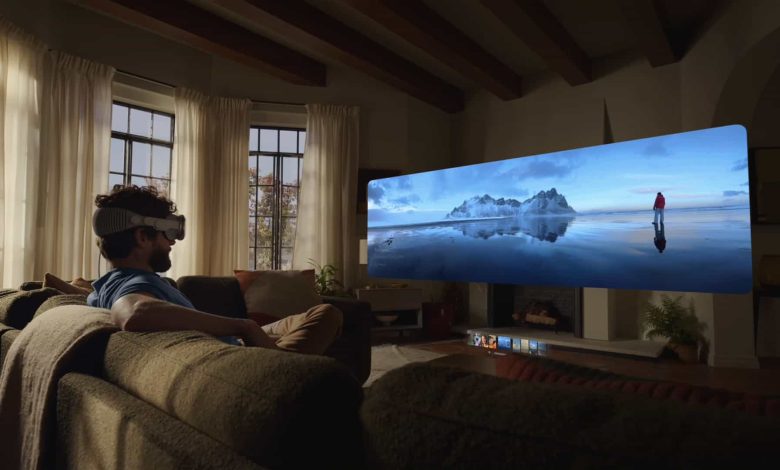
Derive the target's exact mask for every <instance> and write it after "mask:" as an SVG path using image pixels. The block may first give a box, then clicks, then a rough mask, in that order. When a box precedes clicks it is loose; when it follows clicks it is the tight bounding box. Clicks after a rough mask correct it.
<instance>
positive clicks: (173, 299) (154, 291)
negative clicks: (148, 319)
mask: <svg viewBox="0 0 780 470" xmlns="http://www.w3.org/2000/svg"><path fill="white" fill-rule="evenodd" d="M92 287H94V288H95V291H94V292H92V293H91V294H89V296H88V297H87V304H89V305H91V306H92V307H100V308H109V309H110V308H111V306H113V305H114V302H116V301H117V300H119V299H120V298H122V297H124V296H126V295H127V294H134V293H139V292H146V293H148V294H151V295H153V296H155V297H157V298H158V299H160V300H165V301H166V302H170V303H172V304H176V305H181V306H182V307H187V308H195V306H194V305H192V302H190V299H188V298H187V297H185V296H184V294H182V293H181V292H179V291H178V290H177V289H176V288H175V287H173V286H172V285H170V284H169V283H168V281H166V280H165V279H163V278H161V277H160V276H159V275H158V274H156V273H152V272H149V271H144V270H142V269H134V268H117V269H114V270H111V271H109V272H107V273H106V274H104V275H103V276H102V277H101V278H100V279H98V280H97V281H95V282H93V283H92Z"/></svg>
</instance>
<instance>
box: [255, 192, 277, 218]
mask: <svg viewBox="0 0 780 470" xmlns="http://www.w3.org/2000/svg"><path fill="white" fill-rule="evenodd" d="M273 196H274V188H273V187H271V186H258V188H257V215H269V216H270V215H273V214H274V209H273V208H274V206H273Z"/></svg>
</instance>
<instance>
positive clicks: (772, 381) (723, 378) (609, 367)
mask: <svg viewBox="0 0 780 470" xmlns="http://www.w3.org/2000/svg"><path fill="white" fill-rule="evenodd" d="M373 343H374V344H386V343H393V344H403V345H405V346H409V347H414V348H420V349H425V350H428V351H433V352H438V353H442V354H467V355H470V356H481V357H484V358H488V359H491V358H494V357H492V356H491V355H490V352H488V351H487V350H484V349H480V348H476V347H473V346H468V345H466V344H465V342H464V341H463V337H462V336H460V335H458V336H453V337H451V338H450V339H449V340H442V341H433V342H432V341H430V340H426V339H424V338H421V337H419V336H414V335H411V336H410V335H408V334H407V336H405V337H399V336H398V335H397V334H395V335H394V336H393V335H375V337H374V339H373ZM546 357H549V358H551V359H555V360H559V361H565V362H569V363H573V364H577V365H581V366H586V367H591V368H594V369H600V370H604V371H608V372H613V373H616V374H622V375H628V376H632V377H640V378H647V379H654V380H667V381H673V382H681V383H689V384H692V385H702V386H707V387H714V388H722V389H726V390H732V391H735V392H747V393H754V394H759V395H778V396H780V359H776V358H772V359H762V360H760V363H761V367H760V368H759V369H737V368H725V367H709V366H707V365H705V364H683V363H681V362H679V361H678V360H677V359H675V358H664V357H662V358H660V359H656V360H650V359H633V358H630V357H625V356H616V355H609V354H600V353H592V352H580V351H571V350H560V349H551V350H550V351H548V353H547V354H546ZM472 362H473V361H472Z"/></svg>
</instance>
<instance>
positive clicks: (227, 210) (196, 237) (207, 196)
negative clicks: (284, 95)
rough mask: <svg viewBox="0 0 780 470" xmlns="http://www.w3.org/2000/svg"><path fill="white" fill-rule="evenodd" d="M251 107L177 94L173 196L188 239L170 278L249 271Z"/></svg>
mask: <svg viewBox="0 0 780 470" xmlns="http://www.w3.org/2000/svg"><path fill="white" fill-rule="evenodd" d="M250 104H251V102H250V101H249V100H246V99H233V98H217V97H208V96H205V95H203V94H202V93H199V92H196V91H193V90H187V89H176V92H175V112H176V132H175V136H174V144H173V148H174V165H173V175H174V181H173V192H172V194H173V200H174V202H176V205H177V207H178V209H179V213H180V214H183V215H184V216H186V217H187V234H186V237H185V238H184V240H182V241H180V242H177V244H176V246H175V247H174V249H173V251H172V252H171V260H172V263H173V266H172V267H171V270H170V271H169V273H168V275H169V276H170V277H173V278H176V277H179V276H184V275H193V274H200V275H209V276H230V275H232V274H233V270H234V269H246V266H247V256H248V249H247V246H248V243H249V242H248V240H249V234H248V232H249V227H248V224H249V205H248V204H249V189H248V188H249V186H248V185H249V160H248V157H249V106H250ZM185 182H186V183H185Z"/></svg>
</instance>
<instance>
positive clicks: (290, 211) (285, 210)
mask: <svg viewBox="0 0 780 470" xmlns="http://www.w3.org/2000/svg"><path fill="white" fill-rule="evenodd" d="M297 213H298V188H296V187H294V186H293V187H290V186H283V187H282V215H296V214H297Z"/></svg>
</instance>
